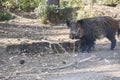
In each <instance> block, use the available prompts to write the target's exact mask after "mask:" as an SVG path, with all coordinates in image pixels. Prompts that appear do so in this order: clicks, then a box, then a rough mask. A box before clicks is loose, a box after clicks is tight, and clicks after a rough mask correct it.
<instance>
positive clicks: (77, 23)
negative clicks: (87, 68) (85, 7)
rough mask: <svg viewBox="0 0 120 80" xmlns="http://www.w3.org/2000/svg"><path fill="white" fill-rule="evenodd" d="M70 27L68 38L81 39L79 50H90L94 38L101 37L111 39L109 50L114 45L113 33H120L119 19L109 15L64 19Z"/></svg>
mask: <svg viewBox="0 0 120 80" xmlns="http://www.w3.org/2000/svg"><path fill="white" fill-rule="evenodd" d="M66 24H67V26H68V27H69V28H70V38H71V39H80V40H81V49H80V50H81V52H83V51H87V52H89V51H91V49H92V48H93V47H94V45H95V41H96V39H100V38H103V37H106V38H108V40H110V41H111V48H110V49H111V50H113V49H114V48H115V46H116V39H115V35H116V32H118V35H119V34H120V28H119V21H118V20H115V19H113V18H111V17H109V16H103V17H93V18H85V19H81V20H71V21H66Z"/></svg>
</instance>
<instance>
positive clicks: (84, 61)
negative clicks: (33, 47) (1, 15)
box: [0, 16, 120, 80]
mask: <svg viewBox="0 0 120 80" xmlns="http://www.w3.org/2000/svg"><path fill="white" fill-rule="evenodd" d="M68 34H69V30H68V29H67V28H66V26H65V25H59V26H49V25H43V24H40V23H38V20H36V19H34V20H33V19H26V18H23V17H20V16H18V17H17V18H16V19H14V20H11V21H5V22H1V23H0V80H120V38H119V37H116V38H117V46H116V48H115V50H113V51H111V50H109V47H110V42H109V41H108V40H107V39H105V38H104V39H101V40H97V41H96V45H95V49H94V50H93V51H92V52H91V53H80V52H74V51H72V52H70V53H69V52H66V53H64V54H63V53H54V54H53V53H45V54H44V53H43V54H44V55H42V53H37V54H31V53H29V54H26V53H21V54H9V52H7V51H6V47H7V46H8V45H13V44H18V45H19V44H27V43H28V44H30V43H33V42H34V43H35V42H40V41H49V42H51V43H54V42H64V41H71V40H70V39H69V37H68Z"/></svg>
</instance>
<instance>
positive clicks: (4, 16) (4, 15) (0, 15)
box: [0, 11, 14, 21]
mask: <svg viewBox="0 0 120 80" xmlns="http://www.w3.org/2000/svg"><path fill="white" fill-rule="evenodd" d="M13 18H14V16H13V15H11V14H10V13H8V12H7V11H0V21H4V20H10V19H13Z"/></svg>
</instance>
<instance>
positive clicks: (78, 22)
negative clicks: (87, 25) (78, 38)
mask: <svg viewBox="0 0 120 80" xmlns="http://www.w3.org/2000/svg"><path fill="white" fill-rule="evenodd" d="M77 24H79V25H80V26H81V27H83V24H84V23H83V20H82V19H81V20H78V21H77Z"/></svg>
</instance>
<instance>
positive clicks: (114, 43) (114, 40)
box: [107, 36, 116, 50]
mask: <svg viewBox="0 0 120 80" xmlns="http://www.w3.org/2000/svg"><path fill="white" fill-rule="evenodd" d="M107 38H108V39H109V40H110V41H111V48H110V49H111V50H113V49H114V48H115V46H116V39H115V37H114V36H113V37H107Z"/></svg>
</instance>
